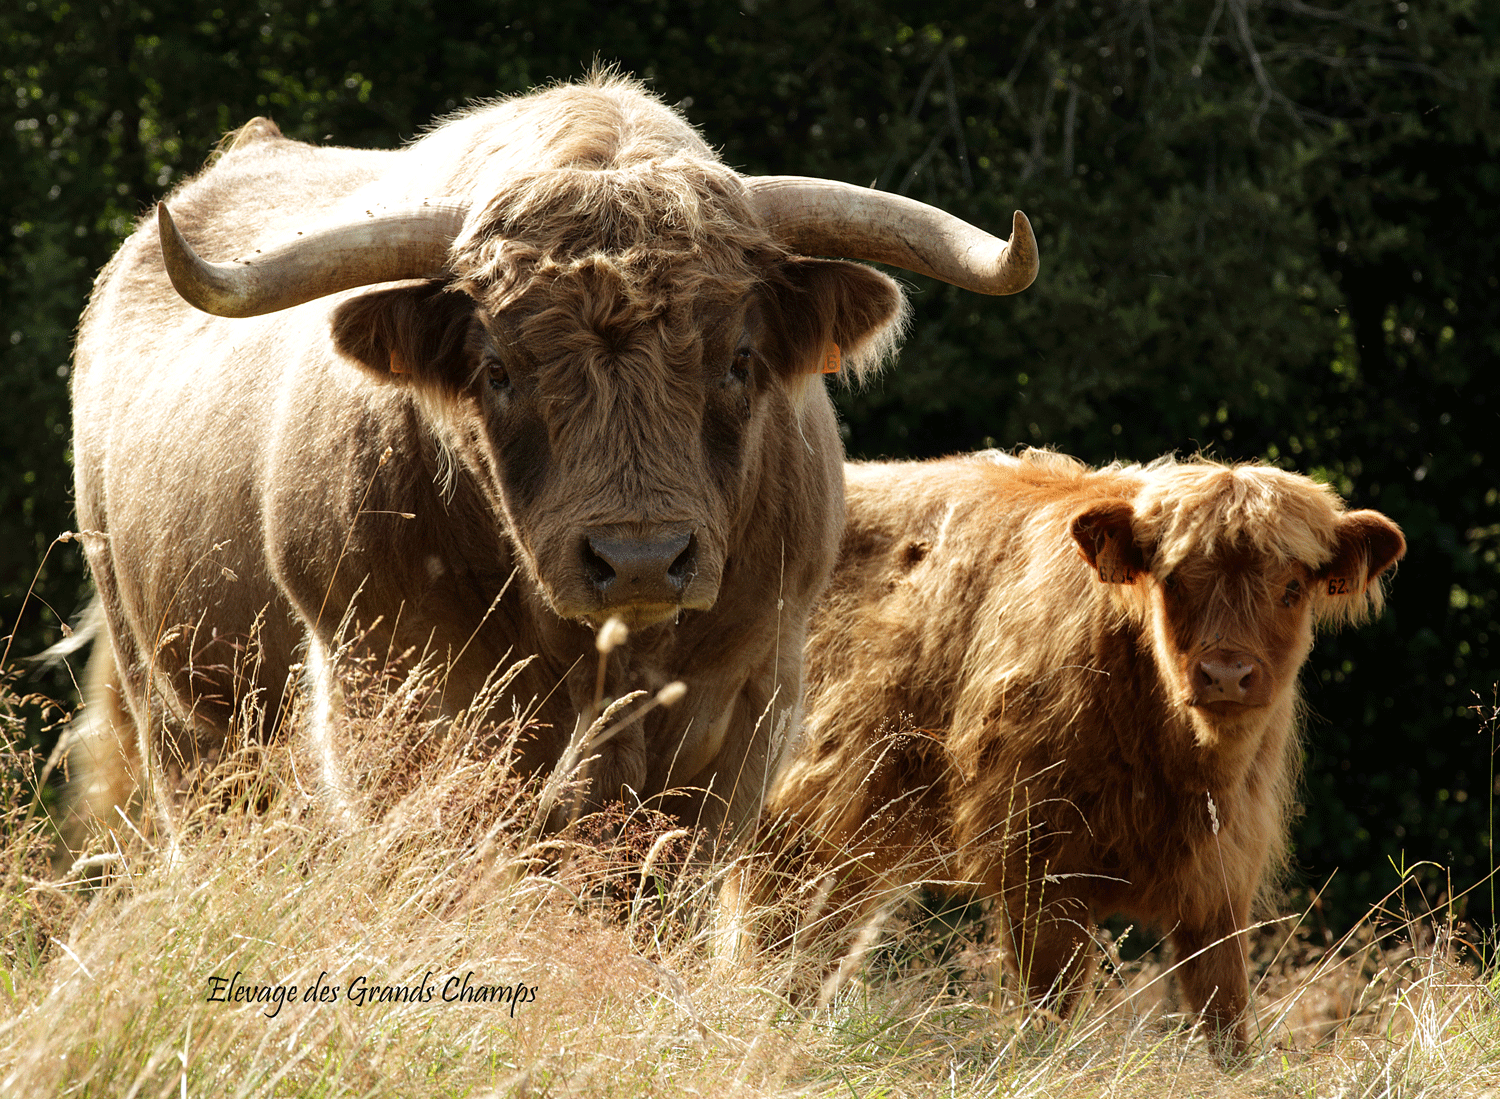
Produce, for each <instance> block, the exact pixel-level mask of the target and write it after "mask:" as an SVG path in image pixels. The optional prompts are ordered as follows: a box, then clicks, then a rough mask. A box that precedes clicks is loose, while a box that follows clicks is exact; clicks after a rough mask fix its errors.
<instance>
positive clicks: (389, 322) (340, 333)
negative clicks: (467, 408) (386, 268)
mask: <svg viewBox="0 0 1500 1099" xmlns="http://www.w3.org/2000/svg"><path fill="white" fill-rule="evenodd" d="M473 317H474V299H473V298H471V297H469V295H467V294H463V293H458V292H454V291H448V290H446V289H445V285H444V283H442V282H438V281H427V280H423V281H412V282H404V283H398V284H395V285H393V286H388V287H383V288H382V289H379V290H372V291H370V292H368V293H364V294H360V295H358V296H357V297H354V298H351V299H349V300H348V301H346V302H344V303H343V304H342V305H340V306H339V307H338V308H337V309H335V310H334V311H333V343H334V346H335V347H337V348H338V349H339V351H340V352H341V353H343V354H344V355H345V356H347V357H348V358H350V359H352V360H353V361H354V362H355V363H357V364H358V365H360V366H362V367H364V368H365V369H366V370H367V371H369V372H370V373H371V374H373V375H375V376H376V377H377V378H380V379H382V380H385V381H391V382H396V383H406V384H417V385H430V386H436V387H438V388H440V389H443V390H445V391H447V392H457V391H458V390H459V389H461V388H462V387H463V385H464V383H465V382H466V381H467V377H466V375H467V373H468V367H467V362H468V356H467V355H466V354H465V351H466V347H467V343H468V340H469V336H470V333H471V332H472V331H473V328H474V326H473Z"/></svg>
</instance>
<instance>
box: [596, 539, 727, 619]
mask: <svg viewBox="0 0 1500 1099" xmlns="http://www.w3.org/2000/svg"><path fill="white" fill-rule="evenodd" d="M581 552H582V555H583V571H584V575H585V577H587V579H588V582H589V584H590V585H591V586H592V587H593V589H594V592H595V594H596V595H597V597H598V599H599V604H600V606H601V608H603V609H605V610H609V609H612V608H617V607H618V608H628V607H641V606H663V607H672V608H676V607H678V606H680V605H681V604H682V602H683V595H684V593H686V592H687V589H688V586H689V585H690V584H691V583H692V582H693V578H694V576H696V575H697V572H698V561H697V558H698V544H697V539H696V538H695V537H694V536H693V533H692V532H691V531H689V530H682V529H671V530H667V531H654V532H651V533H649V534H646V535H642V536H637V535H631V534H622V533H618V532H613V531H612V532H609V533H605V532H594V533H590V534H589V535H587V536H586V537H585V539H584V543H583V546H582V547H581Z"/></svg>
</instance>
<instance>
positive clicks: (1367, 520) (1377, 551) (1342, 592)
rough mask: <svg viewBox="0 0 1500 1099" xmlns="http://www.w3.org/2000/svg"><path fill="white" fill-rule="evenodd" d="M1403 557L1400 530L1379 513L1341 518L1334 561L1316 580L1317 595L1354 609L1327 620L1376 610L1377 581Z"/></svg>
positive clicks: (1404, 547) (1359, 513)
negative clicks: (1347, 604)
mask: <svg viewBox="0 0 1500 1099" xmlns="http://www.w3.org/2000/svg"><path fill="white" fill-rule="evenodd" d="M1405 555H1406V538H1405V537H1404V536H1403V535H1402V534H1401V528H1400V527H1398V526H1397V525H1396V524H1395V523H1393V522H1391V521H1390V520H1389V519H1387V518H1386V517H1385V516H1384V515H1382V514H1380V512H1378V511H1351V512H1347V513H1346V514H1344V515H1343V516H1342V517H1340V519H1339V528H1338V547H1337V548H1336V549H1335V550H1334V554H1333V560H1332V561H1330V562H1328V564H1326V565H1324V566H1323V568H1322V569H1321V570H1320V571H1319V573H1318V575H1317V577H1316V579H1317V583H1318V587H1319V593H1320V594H1321V595H1322V596H1324V597H1325V598H1326V599H1331V600H1334V601H1339V602H1347V603H1349V604H1354V605H1355V606H1351V607H1349V608H1347V609H1346V610H1344V612H1343V613H1342V614H1339V613H1334V614H1330V615H1329V617H1353V616H1354V615H1356V614H1358V613H1361V612H1363V611H1364V610H1365V609H1366V605H1367V604H1371V603H1374V604H1376V605H1374V606H1370V607H1369V608H1368V609H1371V610H1378V609H1379V607H1378V603H1379V601H1380V585H1379V584H1378V583H1377V579H1378V578H1379V576H1380V574H1381V573H1383V572H1385V570H1386V569H1388V568H1390V567H1391V566H1392V565H1394V564H1395V563H1396V562H1397V561H1399V560H1401V558H1402V557H1404V556H1405Z"/></svg>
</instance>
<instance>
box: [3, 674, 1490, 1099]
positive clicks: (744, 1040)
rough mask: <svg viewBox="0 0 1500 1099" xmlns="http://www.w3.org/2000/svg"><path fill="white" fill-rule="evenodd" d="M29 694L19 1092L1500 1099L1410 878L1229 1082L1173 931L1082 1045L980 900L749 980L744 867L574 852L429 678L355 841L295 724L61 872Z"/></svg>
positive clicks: (13, 786) (1105, 965) (1074, 1021)
mask: <svg viewBox="0 0 1500 1099" xmlns="http://www.w3.org/2000/svg"><path fill="white" fill-rule="evenodd" d="M20 674H21V673H20V672H19V671H13V672H12V673H10V675H9V678H8V679H7V680H6V682H7V684H8V686H6V687H5V688H4V693H3V695H0V721H3V722H5V723H6V725H5V729H6V737H7V740H6V743H5V745H4V746H3V747H4V750H5V751H6V754H7V758H6V760H5V764H6V765H5V767H4V769H3V774H4V775H5V776H7V782H8V784H9V788H8V790H7V791H6V797H5V801H4V812H5V818H4V820H5V823H4V855H3V862H0V867H3V873H4V875H5V884H4V889H5V892H4V903H3V907H0V913H3V914H0V931H3V936H4V938H3V955H0V1093H4V1094H6V1095H20V1096H34V1095H35V1096H42V1095H68V1096H163V1097H165V1096H209V1095H229V1096H239V1095H247V1096H249V1095H256V1096H258V1095H286V1096H319V1097H322V1096H386V1095H390V1096H411V1095H422V1096H425V1095H433V1096H488V1095H496V1096H500V1095H587V1096H594V1095H598V1096H678V1095H683V1096H687V1095H693V1096H698V1095H702V1096H734V1095H747V1096H749V1095H770V1096H830V1097H832V1096H850V1097H866V1096H907V1095H911V1096H926V1095H933V1096H938V1095H942V1096H948V1095H954V1096H970V1095H973V1096H979V1095H985V1096H990V1095H995V1096H1017V1097H1019V1096H1065V1097H1068V1099H1087V1097H1093V1096H1137V1095H1139V1096H1153V1097H1155V1096H1283V1095H1285V1096H1351V1097H1352V1096H1386V1095H1393V1096H1483V1095H1497V1096H1500V968H1497V967H1496V965H1495V963H1494V960H1493V959H1494V952H1493V944H1492V943H1486V942H1480V941H1477V940H1475V939H1474V938H1473V936H1472V935H1470V934H1469V933H1468V932H1467V931H1466V930H1465V929H1464V927H1463V925H1461V924H1457V923H1455V922H1454V921H1452V920H1451V919H1450V917H1449V915H1448V914H1447V913H1446V912H1445V911H1428V910H1426V909H1424V908H1423V907H1422V905H1421V903H1420V901H1419V900H1417V898H1419V897H1420V892H1419V890H1417V889H1416V887H1415V885H1412V886H1410V887H1409V888H1403V889H1398V890H1397V891H1396V892H1394V893H1392V894H1391V895H1390V896H1387V897H1385V898H1379V897H1372V898H1371V899H1370V903H1371V909H1370V912H1369V914H1368V916H1367V917H1366V918H1365V919H1364V920H1363V921H1361V922H1360V924H1359V925H1358V926H1356V927H1354V928H1352V929H1338V930H1337V931H1334V930H1330V929H1327V928H1324V927H1323V926H1322V925H1321V924H1320V922H1319V921H1318V920H1317V919H1316V918H1315V917H1316V913H1315V912H1310V913H1301V914H1299V913H1296V912H1290V913H1289V914H1287V915H1285V917H1284V918H1280V919H1275V920H1272V921H1270V922H1267V923H1266V924H1265V925H1263V926H1262V927H1261V928H1259V929H1258V930H1257V931H1256V932H1255V938H1254V948H1253V951H1252V954H1253V958H1254V971H1253V973H1252V981H1253V987H1254V1007H1255V1013H1256V1018H1255V1020H1254V1022H1253V1024H1252V1028H1251V1030H1252V1034H1253V1036H1254V1037H1253V1044H1254V1048H1255V1051H1256V1052H1255V1056H1254V1057H1253V1058H1252V1059H1251V1060H1250V1061H1249V1063H1247V1064H1244V1065H1241V1066H1238V1067H1235V1068H1232V1069H1229V1070H1226V1069H1225V1068H1223V1067H1221V1066H1220V1065H1219V1064H1218V1063H1216V1062H1215V1061H1214V1059H1213V1058H1212V1056H1211V1055H1210V1052H1209V1049H1208V1045H1207V1043H1206V1041H1205V1040H1204V1039H1203V1037H1202V1036H1200V1035H1199V1034H1198V1033H1197V1032H1196V1031H1195V1029H1194V1028H1193V1026H1192V1020H1191V1018H1189V1017H1185V1016H1183V1015H1180V1014H1178V1013H1177V1012H1176V1009H1175V1004H1174V993H1173V990H1172V979H1171V974H1170V964H1169V961H1168V960H1167V959H1165V958H1164V956H1163V954H1162V952H1160V951H1157V950H1155V949H1153V948H1152V947H1153V944H1154V933H1153V932H1151V931H1150V929H1143V928H1125V927H1119V926H1112V930H1111V931H1110V932H1101V934H1100V938H1101V943H1100V946H1101V950H1100V958H1101V964H1100V965H1099V967H1098V971H1097V974H1096V976H1095V979H1094V981H1093V984H1092V987H1091V988H1090V990H1089V991H1088V993H1087V994H1086V995H1085V997H1084V1001H1083V1003H1082V1004H1081V1006H1080V1009H1079V1010H1078V1011H1077V1012H1075V1013H1074V1014H1073V1015H1072V1016H1070V1017H1069V1018H1067V1019H1061V1020H1060V1019H1056V1018H1054V1017H1051V1016H1049V1015H1048V1014H1047V1013H1045V1012H1041V1011H1037V1010H1034V1009H1029V1008H1027V1007H1025V1006H1024V1005H1022V1004H1019V1003H1017V1002H1016V1001H1015V999H1014V997H1013V996H1012V994H1011V992H1010V990H1009V989H1006V988H1003V987H1002V988H1000V989H998V990H996V989H995V988H994V985H993V970H994V965H995V959H996V956H997V948H996V944H995V942H994V939H993V936H991V935H989V934H987V933H986V931H985V923H984V920H983V919H982V918H977V917H976V914H975V913H974V912H973V911H970V910H964V909H962V908H961V907H960V908H953V907H950V908H949V909H947V910H945V911H943V912H941V913H938V914H931V913H929V912H928V911H927V910H926V909H924V908H922V907H921V906H920V904H919V903H917V901H916V900H913V901H911V902H908V903H906V904H905V905H903V906H901V907H898V908H896V909H894V910H893V911H891V912H889V913H887V914H886V917H885V919H884V920H883V922H882V924H881V927H880V929H879V933H878V934H876V933H875V929H874V928H871V929H870V931H871V933H870V934H868V935H865V936H863V937H862V938H863V941H864V944H865V945H866V946H868V947H869V948H870V949H869V950H868V953H867V954H866V956H865V959H864V961H863V964H861V965H860V966H858V967H851V968H855V975H854V976H853V977H852V978H851V979H850V980H848V981H846V982H845V983H844V984H843V985H842V986H841V987H839V988H838V989H837V991H836V992H832V993H831V994H830V995H828V996H826V997H824V998H823V1001H822V1002H817V1001H816V998H814V999H813V1000H799V999H797V998H796V997H794V996H793V995H792V994H791V992H790V991H789V990H791V989H793V988H795V987H797V986H798V985H799V984H805V983H806V981H805V978H806V977H807V976H808V974H809V973H814V974H816V973H821V972H824V971H826V970H827V968H828V967H829V966H830V964H836V963H837V959H829V958H826V957H818V956H816V951H815V950H813V949H807V950H803V949H801V948H800V947H784V948H781V949H775V950H771V951H768V952H765V953H763V954H762V955H761V956H760V957H759V959H758V961H757V963H756V964H754V965H753V966H747V965H740V964H734V965H730V964H726V963H725V962H724V960H723V959H722V958H719V959H716V957H715V950H714V939H715V935H714V931H715V898H716V895H717V888H718V885H719V883H720V882H721V881H722V879H723V877H724V876H725V875H726V874H728V873H730V872H731V871H732V869H733V867H734V865H735V863H734V859H733V856H731V855H728V854H723V855H710V854H709V853H708V849H707V847H706V844H705V842H704V840H703V839H702V837H700V836H696V835H695V834H693V833H692V832H691V831H689V830H688V829H685V828H683V827H681V826H680V824H679V822H676V821H672V820H668V819H665V818H662V817H660V816H657V815H655V814H653V813H651V812H649V811H647V810H644V809H635V810H629V809H621V810H620V811H618V812H616V813H612V814H609V815H608V816H606V817H604V818H602V819H601V818H599V817H592V818H589V817H585V818H584V819H583V820H580V821H578V822H577V823H576V824H575V825H573V826H572V827H570V828H569V829H568V830H567V831H566V832H564V833H563V834H561V835H556V834H549V833H547V832H546V831H545V830H543V829H542V828H541V822H542V820H544V819H545V817H546V815H547V814H548V812H549V811H551V810H552V809H553V808H554V807H555V805H556V804H557V802H558V799H559V798H566V797H568V790H567V788H566V784H561V785H559V784H558V783H553V784H552V785H551V786H547V785H546V784H544V783H541V782H533V783H530V784H528V783H523V782H520V781H518V780H517V779H516V778H515V777H514V776H513V775H512V774H511V773H510V771H509V770H508V767H507V757H506V752H505V742H504V741H503V739H502V740H501V741H499V742H497V741H496V740H495V738H494V736H493V733H492V731H482V730H480V729H479V728H477V727H475V726H473V725H471V724H470V723H468V722H466V721H464V720H462V719H461V720H460V721H459V722H458V723H457V724H456V725H455V724H453V723H445V724H437V723H434V722H428V721H426V720H424V719H423V718H422V717H421V716H420V715H421V714H422V712H423V709H422V705H421V699H422V695H423V691H424V690H426V689H427V688H428V686H430V681H429V680H426V679H424V674H423V673H421V672H419V673H414V674H413V675H411V676H407V677H406V678H404V679H401V680H400V681H393V682H388V683H384V684H381V683H376V682H373V681H372V683H371V685H370V686H369V687H368V688H367V689H366V690H365V691H364V692H363V693H361V694H360V695H359V696H358V697H357V699H356V701H355V704H354V705H352V706H351V713H352V714H353V717H352V719H351V720H350V722H349V724H348V728H347V730H346V735H347V738H348V740H347V745H346V751H347V753H348V756H349V759H350V765H349V768H350V773H351V774H352V775H354V776H355V777H356V778H357V780H358V782H357V788H358V789H359V790H360V791H362V792H363V796H362V797H361V799H360V802H359V804H358V806H357V812H355V813H354V814H353V815H352V817H351V816H341V815H339V814H337V813H332V812H330V811H328V809H327V806H326V803H325V799H321V798H320V797H319V796H318V793H317V790H316V788H315V786H314V784H313V783H312V782H311V781H310V779H309V775H310V774H311V773H312V768H311V767H310V765H309V763H308V760H307V753H308V746H307V745H306V744H305V743H303V734H301V733H299V732H296V731H295V730H297V729H298V728H300V727H299V726H297V725H296V724H295V723H294V726H293V728H294V735H293V736H292V738H291V740H290V742H289V743H287V744H285V745H282V746H278V747H276V748H272V749H269V750H255V749H250V748H246V749H245V750H243V751H242V752H241V753H240V754H239V755H238V756H236V757H235V758H233V759H231V760H229V761H227V762H225V763H224V764H222V765H221V766H220V767H219V769H218V770H217V771H216V772H215V773H214V775H213V776H212V777H211V778H210V779H208V780H206V781H205V782H204V783H203V784H202V786H201V790H202V794H201V795H200V797H199V798H198V800H197V806H198V808H197V809H196V811H195V812H194V813H193V815H191V816H190V817H188V818H187V819H186V820H185V821H184V822H182V825H181V827H180V830H179V832H178V834H177V835H175V836H172V837H169V836H167V835H165V834H164V832H163V830H162V829H161V828H159V827H150V826H148V825H144V824H142V825H139V826H138V825H136V824H134V823H132V822H129V821H126V820H124V819H123V818H122V819H119V820H117V821H116V822H114V825H113V827H111V828H110V829H109V830H108V831H107V832H106V833H105V834H102V835H99V836H97V837H96V838H95V839H93V840H92V841H90V844H89V846H88V848H87V850H85V851H84V852H83V855H82V856H81V857H80V858H78V859H77V860H76V861H73V860H72V859H70V858H62V859H58V858H57V856H56V854H55V851H54V839H53V837H54V832H53V829H52V828H51V826H50V824H49V822H48V820H47V819H46V815H45V812H44V811H43V810H41V809H40V808H38V805H39V803H38V801H37V798H36V797H35V791H34V790H33V789H32V788H31V787H30V786H29V785H28V782H29V781H30V776H34V775H35V774H36V773H37V772H38V770H40V769H41V768H40V767H39V763H40V761H37V760H35V759H33V758H31V757H29V756H26V755H24V754H23V753H21V752H19V751H18V749H17V747H16V746H17V744H19V743H20V736H21V717H22V714H23V712H24V711H26V710H27V708H28V707H32V708H34V706H35V700H31V701H28V700H25V699H23V698H22V697H21V695H20V693H19V690H18V689H17V686H16V685H17V684H18V683H22V682H24V681H23V680H22V679H21V678H20ZM33 712H34V710H33ZM784 892H785V899H784V903H785V904H786V905H787V906H788V907H789V909H791V908H796V907H798V906H805V905H806V903H807V898H806V897H805V896H803V895H801V894H802V893H803V892H805V891H801V890H799V888H798V883H795V882H789V883H787V886H786V888H785V890H784ZM971 907H972V906H971Z"/></svg>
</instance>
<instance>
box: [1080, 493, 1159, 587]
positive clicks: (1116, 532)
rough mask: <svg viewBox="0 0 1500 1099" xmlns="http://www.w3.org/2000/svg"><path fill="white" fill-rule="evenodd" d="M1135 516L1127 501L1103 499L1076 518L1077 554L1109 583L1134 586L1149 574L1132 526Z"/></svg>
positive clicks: (1100, 577)
mask: <svg viewBox="0 0 1500 1099" xmlns="http://www.w3.org/2000/svg"><path fill="white" fill-rule="evenodd" d="M1134 517H1135V511H1134V509H1133V508H1132V507H1131V506H1130V502H1129V501H1128V500H1101V501H1099V502H1098V503H1096V504H1090V505H1089V506H1088V507H1086V508H1084V509H1083V510H1082V511H1080V512H1079V513H1078V514H1077V515H1075V516H1073V520H1072V523H1071V527H1070V529H1071V530H1072V533H1073V541H1074V542H1075V543H1077V545H1078V552H1079V553H1081V554H1082V555H1083V559H1084V560H1085V561H1087V562H1088V563H1089V568H1091V569H1093V570H1094V572H1095V573H1096V574H1097V575H1098V577H1099V579H1100V580H1101V581H1103V582H1104V583H1106V584H1134V583H1135V578H1136V577H1137V576H1139V575H1140V574H1141V573H1143V572H1145V571H1146V557H1145V555H1144V554H1143V553H1142V552H1141V548H1140V546H1138V545H1136V542H1135V535H1134V533H1133V532H1132V531H1131V527H1130V522H1131V520H1132V519H1133V518H1134Z"/></svg>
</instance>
